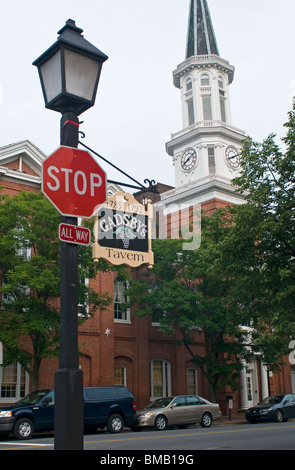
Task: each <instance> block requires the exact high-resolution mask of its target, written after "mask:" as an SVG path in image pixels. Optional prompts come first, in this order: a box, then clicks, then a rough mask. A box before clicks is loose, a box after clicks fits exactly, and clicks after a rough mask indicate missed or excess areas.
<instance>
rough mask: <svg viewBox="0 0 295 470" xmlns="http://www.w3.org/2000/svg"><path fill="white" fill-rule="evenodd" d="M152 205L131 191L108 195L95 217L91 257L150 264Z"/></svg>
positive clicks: (151, 254) (127, 262)
mask: <svg viewBox="0 0 295 470" xmlns="http://www.w3.org/2000/svg"><path fill="white" fill-rule="evenodd" d="M152 213H153V212H152V205H151V203H150V202H149V201H148V203H147V205H146V206H145V205H143V204H140V203H139V202H138V201H137V200H136V199H135V198H134V197H133V196H132V195H131V194H129V193H124V192H123V191H119V192H117V193H116V194H114V195H113V196H112V197H110V198H109V199H108V202H107V204H105V205H104V206H103V207H102V208H101V209H100V211H99V212H98V215H97V216H96V217H95V226H94V245H93V258H94V260H98V259H99V258H104V259H106V260H108V261H109V262H110V263H112V264H114V265H120V264H126V265H128V266H131V267H133V268H134V267H138V266H141V265H142V264H148V267H149V268H152V266H153V264H154V254H153V252H152V246H151V244H152V242H151V221H152Z"/></svg>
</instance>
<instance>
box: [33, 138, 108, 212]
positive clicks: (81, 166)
mask: <svg viewBox="0 0 295 470" xmlns="http://www.w3.org/2000/svg"><path fill="white" fill-rule="evenodd" d="M106 185H107V176H106V173H105V171H104V170H103V169H102V168H101V167H100V166H99V164H98V163H97V161H96V160H95V159H94V158H93V157H92V156H91V155H90V153H88V152H86V151H85V150H79V149H76V148H72V147H64V146H62V147H59V148H58V149H57V150H56V151H55V152H53V153H52V154H51V155H49V156H48V157H47V158H46V159H45V160H44V162H43V165H42V192H43V193H44V194H45V196H46V197H47V198H48V199H49V201H50V202H52V204H53V205H54V206H55V207H56V209H57V210H58V211H59V212H60V213H61V214H62V215H66V216H74V217H83V218H86V219H88V218H90V217H92V215H94V214H95V213H96V212H97V211H98V209H99V208H100V206H101V205H102V204H104V202H105V201H106V199H107V194H106Z"/></svg>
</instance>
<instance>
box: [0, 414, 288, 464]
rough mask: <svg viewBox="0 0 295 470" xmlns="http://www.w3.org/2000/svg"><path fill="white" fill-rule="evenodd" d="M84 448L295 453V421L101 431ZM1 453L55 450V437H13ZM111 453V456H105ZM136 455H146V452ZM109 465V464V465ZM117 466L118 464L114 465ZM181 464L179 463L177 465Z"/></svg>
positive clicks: (89, 437)
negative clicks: (289, 451)
mask: <svg viewBox="0 0 295 470" xmlns="http://www.w3.org/2000/svg"><path fill="white" fill-rule="evenodd" d="M84 449H85V450H95V451H101V452H103V455H110V456H112V451H113V452H114V455H118V453H117V451H122V452H123V451H124V452H125V453H127V454H128V452H129V455H130V456H131V455H132V452H134V451H146V453H148V454H149V455H150V454H152V452H153V451H155V452H158V451H167V452H169V455H172V454H171V452H172V453H173V452H176V453H177V454H178V455H180V454H181V451H183V452H185V454H186V455H189V452H190V451H191V452H193V454H194V455H195V456H198V453H197V452H196V451H201V450H209V451H214V450H295V420H290V421H289V422H287V423H272V422H269V423H259V424H248V423H246V422H245V423H240V424H230V425H223V424H222V425H213V426H212V427H211V428H209V429H203V428H201V427H200V426H190V427H189V428H187V429H184V430H183V429H182V430H181V429H177V428H173V429H168V430H166V431H163V432H158V431H154V430H147V431H142V432H140V433H134V432H132V431H129V430H126V431H124V432H122V433H120V434H109V433H108V432H106V431H99V432H98V433H96V434H92V435H85V436H84ZM0 450H6V451H7V450H9V451H17V450H54V438H53V435H52V434H50V435H48V434H47V435H39V436H36V437H34V438H33V439H31V440H29V441H23V442H22V441H16V440H15V439H13V438H12V437H10V438H8V439H5V440H2V441H0ZM106 451H108V452H109V454H107V453H106ZM136 455H139V456H144V455H145V453H144V452H140V453H138V454H136ZM158 455H159V454H158ZM109 463H110V462H109ZM114 463H115V462H114ZM178 463H179V462H178Z"/></svg>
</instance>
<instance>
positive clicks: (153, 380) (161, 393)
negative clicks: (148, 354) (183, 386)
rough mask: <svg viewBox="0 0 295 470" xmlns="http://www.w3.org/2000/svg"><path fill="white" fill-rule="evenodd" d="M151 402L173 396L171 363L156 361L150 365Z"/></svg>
mask: <svg viewBox="0 0 295 470" xmlns="http://www.w3.org/2000/svg"><path fill="white" fill-rule="evenodd" d="M150 385H151V400H154V399H155V398H160V397H168V396H169V395H171V368H170V362H168V361H164V360H162V359H154V360H153V361H151V363H150Z"/></svg>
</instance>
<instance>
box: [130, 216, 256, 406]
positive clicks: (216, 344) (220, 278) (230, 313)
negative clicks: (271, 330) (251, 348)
mask: <svg viewBox="0 0 295 470" xmlns="http://www.w3.org/2000/svg"><path fill="white" fill-rule="evenodd" d="M230 230H231V224H230V223H228V222H227V221H226V220H225V219H224V218H223V213H221V212H220V211H217V212H215V213H214V214H213V215H212V216H211V217H210V218H208V217H203V220H202V243H201V246H200V248H199V249H197V250H183V241H182V240H172V239H171V240H157V241H155V242H154V243H153V249H154V252H155V266H154V269H153V271H152V272H145V274H144V273H143V272H141V273H140V276H138V279H137V280H134V281H131V287H130V289H129V293H130V296H131V301H132V302H134V303H135V304H136V306H134V310H136V313H137V315H139V316H146V315H153V316H155V317H156V318H157V319H158V321H159V322H160V327H161V330H162V332H163V333H164V334H165V335H168V336H174V338H175V341H176V343H177V344H182V345H184V347H185V348H186V349H187V350H188V351H189V353H190V355H191V358H192V360H193V361H194V363H195V364H196V365H197V366H198V367H199V368H200V370H201V372H202V374H203V375H204V376H205V377H206V379H207V383H208V390H209V395H210V399H211V400H212V401H215V400H216V391H217V390H218V389H222V388H223V387H224V386H225V385H230V386H231V387H232V389H236V388H237V377H238V375H239V371H240V369H241V367H242V366H241V362H240V361H239V360H238V356H239V357H246V355H247V353H248V350H247V348H246V342H245V341H246V337H245V335H244V332H243V330H242V329H241V328H240V325H241V324H243V323H245V322H247V323H249V319H248V318H247V319H246V318H245V311H243V310H238V311H237V310H236V306H235V305H234V304H233V303H232V301H231V299H232V295H233V294H232V290H233V288H234V285H233V280H232V279H231V277H228V276H226V275H224V273H221V272H218V271H217V270H215V269H214V265H215V257H216V256H218V246H220V244H221V243H220V242H221V240H223V239H224V238H225V237H227V236H228V232H229V231H230ZM200 342H203V344H204V348H203V349H200V348H198V347H197V343H199V344H200Z"/></svg>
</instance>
